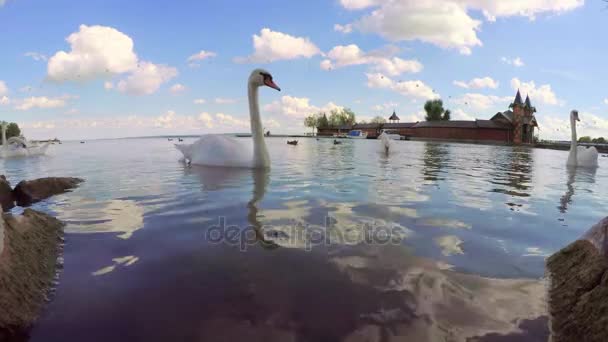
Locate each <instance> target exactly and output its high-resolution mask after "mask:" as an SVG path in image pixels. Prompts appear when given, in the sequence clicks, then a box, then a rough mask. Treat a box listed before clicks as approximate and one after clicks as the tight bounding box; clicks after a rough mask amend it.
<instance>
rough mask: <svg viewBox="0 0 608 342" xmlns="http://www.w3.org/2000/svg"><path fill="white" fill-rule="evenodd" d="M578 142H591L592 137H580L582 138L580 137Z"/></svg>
mask: <svg viewBox="0 0 608 342" xmlns="http://www.w3.org/2000/svg"><path fill="white" fill-rule="evenodd" d="M578 142H580V143H590V142H591V137H580V138H578Z"/></svg>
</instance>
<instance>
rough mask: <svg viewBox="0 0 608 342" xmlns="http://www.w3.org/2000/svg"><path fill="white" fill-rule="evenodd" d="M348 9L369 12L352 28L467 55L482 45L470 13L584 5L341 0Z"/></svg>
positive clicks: (568, 0)
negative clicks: (425, 43) (449, 49)
mask: <svg viewBox="0 0 608 342" xmlns="http://www.w3.org/2000/svg"><path fill="white" fill-rule="evenodd" d="M340 3H341V4H342V6H343V7H344V8H346V9H348V10H362V9H369V10H370V11H369V12H367V13H366V14H364V15H363V16H362V17H361V18H359V19H358V20H355V21H354V22H353V23H350V24H345V25H341V27H347V26H348V25H351V27H352V28H353V29H357V30H359V31H362V32H372V33H376V34H379V35H381V36H383V37H385V38H387V39H389V40H391V41H401V40H406V41H410V40H420V41H423V42H427V43H430V44H433V45H436V46H439V47H441V48H451V49H457V50H458V51H459V52H460V53H461V54H465V55H467V54H470V53H471V52H472V51H471V49H472V48H473V47H475V46H481V45H482V42H481V40H479V38H478V37H477V31H479V29H480V26H481V21H479V20H476V19H473V17H472V16H471V14H470V12H473V11H480V12H482V13H483V14H484V16H485V18H486V20H488V21H494V20H496V18H497V17H509V16H524V17H528V18H530V19H534V18H535V16H536V15H538V14H543V13H547V14H553V13H557V14H559V13H563V12H567V11H571V10H574V9H576V8H578V7H580V6H582V5H583V4H584V0H551V1H549V0H510V1H496V0H419V1H413V0H340Z"/></svg>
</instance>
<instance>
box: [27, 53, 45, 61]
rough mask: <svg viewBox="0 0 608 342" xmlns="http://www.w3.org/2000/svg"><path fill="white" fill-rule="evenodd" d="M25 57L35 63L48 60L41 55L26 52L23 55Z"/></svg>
mask: <svg viewBox="0 0 608 342" xmlns="http://www.w3.org/2000/svg"><path fill="white" fill-rule="evenodd" d="M23 55H24V56H25V57H30V58H32V59H33V60H35V61H37V62H38V61H45V62H46V61H47V60H48V59H49V58H48V56H47V55H44V54H41V53H39V52H26V53H24V54H23Z"/></svg>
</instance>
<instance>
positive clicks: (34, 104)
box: [15, 96, 72, 110]
mask: <svg viewBox="0 0 608 342" xmlns="http://www.w3.org/2000/svg"><path fill="white" fill-rule="evenodd" d="M70 98H72V97H71V96H61V97H54V98H53V97H46V96H32V97H28V98H25V99H21V100H18V101H17V103H16V104H15V109H17V110H30V109H32V108H40V109H47V108H58V107H64V106H65V105H66V102H67V100H68V99H70Z"/></svg>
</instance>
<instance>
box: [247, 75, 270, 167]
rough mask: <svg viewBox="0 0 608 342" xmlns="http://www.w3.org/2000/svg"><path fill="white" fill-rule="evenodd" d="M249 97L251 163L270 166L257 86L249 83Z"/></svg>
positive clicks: (256, 165)
mask: <svg viewBox="0 0 608 342" xmlns="http://www.w3.org/2000/svg"><path fill="white" fill-rule="evenodd" d="M247 95H248V97H249V118H250V120H251V137H252V138H253V164H254V166H255V167H268V166H270V158H269V157H268V150H267V149H266V142H265V141H264V128H263V127H262V119H261V118H260V105H259V103H258V87H257V86H255V85H253V84H251V83H249V84H248V86H247Z"/></svg>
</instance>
